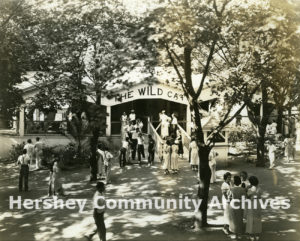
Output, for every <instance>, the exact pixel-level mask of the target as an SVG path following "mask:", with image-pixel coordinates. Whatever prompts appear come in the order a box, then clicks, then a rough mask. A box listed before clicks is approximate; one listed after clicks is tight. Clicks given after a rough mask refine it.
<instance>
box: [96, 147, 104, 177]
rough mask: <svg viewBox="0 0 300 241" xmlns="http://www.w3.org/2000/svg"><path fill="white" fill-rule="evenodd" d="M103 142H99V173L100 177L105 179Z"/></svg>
mask: <svg viewBox="0 0 300 241" xmlns="http://www.w3.org/2000/svg"><path fill="white" fill-rule="evenodd" d="M102 154H103V144H101V143H100V144H98V149H97V174H98V177H99V179H103V176H104V159H103V155H102Z"/></svg>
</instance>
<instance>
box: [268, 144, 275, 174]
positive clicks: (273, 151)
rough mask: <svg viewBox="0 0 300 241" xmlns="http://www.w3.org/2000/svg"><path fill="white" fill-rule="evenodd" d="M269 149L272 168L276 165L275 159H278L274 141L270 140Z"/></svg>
mask: <svg viewBox="0 0 300 241" xmlns="http://www.w3.org/2000/svg"><path fill="white" fill-rule="evenodd" d="M268 151H269V160H270V168H269V169H272V168H274V167H275V159H276V155H275V152H276V146H275V145H274V143H272V142H270V141H269V142H268Z"/></svg>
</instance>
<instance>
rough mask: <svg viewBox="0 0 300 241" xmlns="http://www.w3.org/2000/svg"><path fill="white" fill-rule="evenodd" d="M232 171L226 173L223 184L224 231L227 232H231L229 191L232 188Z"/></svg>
mask: <svg viewBox="0 0 300 241" xmlns="http://www.w3.org/2000/svg"><path fill="white" fill-rule="evenodd" d="M230 181H231V173H230V172H226V173H225V174H224V182H223V184H222V186H221V191H222V203H223V208H224V228H223V231H224V233H225V234H229V210H228V208H229V201H230V200H229V196H228V195H229V191H230V189H231V183H230Z"/></svg>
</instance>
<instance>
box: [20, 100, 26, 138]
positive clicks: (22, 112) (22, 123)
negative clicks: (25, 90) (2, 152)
mask: <svg viewBox="0 0 300 241" xmlns="http://www.w3.org/2000/svg"><path fill="white" fill-rule="evenodd" d="M19 135H20V136H24V135H25V108H24V107H23V106H21V108H20V113H19Z"/></svg>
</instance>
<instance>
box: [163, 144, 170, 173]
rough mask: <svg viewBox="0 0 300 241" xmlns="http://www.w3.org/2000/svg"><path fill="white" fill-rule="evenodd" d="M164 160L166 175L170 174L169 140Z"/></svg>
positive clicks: (165, 146)
mask: <svg viewBox="0 0 300 241" xmlns="http://www.w3.org/2000/svg"><path fill="white" fill-rule="evenodd" d="M163 160H164V164H163V169H164V170H165V174H170V172H169V170H170V168H171V143H170V141H169V140H167V141H166V144H165V145H164V154H163Z"/></svg>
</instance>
